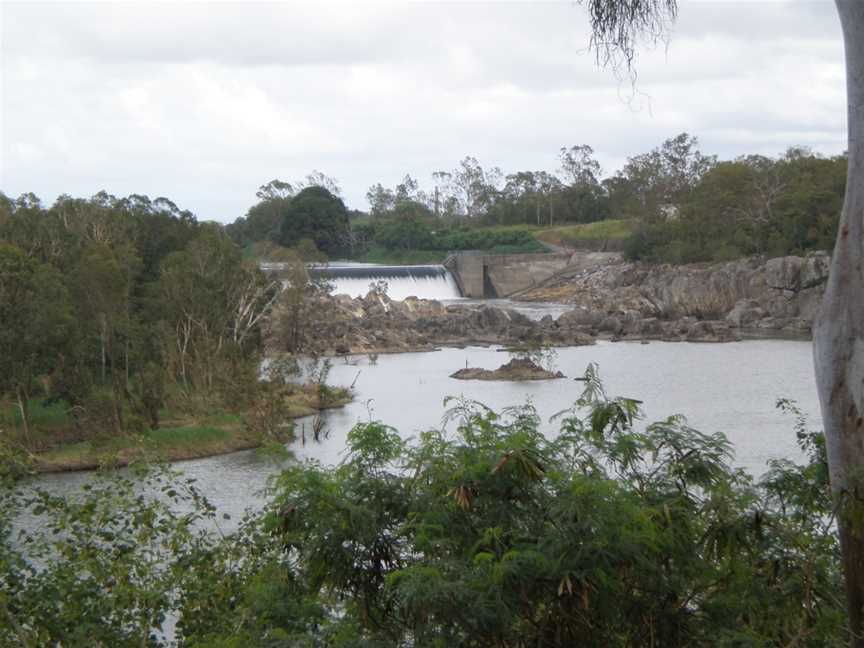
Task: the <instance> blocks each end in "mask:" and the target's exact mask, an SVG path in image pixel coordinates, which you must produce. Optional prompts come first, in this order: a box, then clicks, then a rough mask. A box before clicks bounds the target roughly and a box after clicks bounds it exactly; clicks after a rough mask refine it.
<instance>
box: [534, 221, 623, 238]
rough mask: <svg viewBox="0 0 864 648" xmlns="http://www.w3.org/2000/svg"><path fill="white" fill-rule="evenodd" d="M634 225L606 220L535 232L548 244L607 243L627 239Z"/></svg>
mask: <svg viewBox="0 0 864 648" xmlns="http://www.w3.org/2000/svg"><path fill="white" fill-rule="evenodd" d="M633 227H634V223H633V221H631V220H625V219H618V220H604V221H597V222H596V223H582V224H579V225H562V226H559V227H550V228H546V229H543V230H538V231H535V232H534V236H535V237H536V238H538V239H540V240H541V241H546V242H547V243H553V244H561V243H567V242H570V241H572V242H579V241H607V240H611V239H625V238H627V237H628V236H630V235H631V234H632V233H633Z"/></svg>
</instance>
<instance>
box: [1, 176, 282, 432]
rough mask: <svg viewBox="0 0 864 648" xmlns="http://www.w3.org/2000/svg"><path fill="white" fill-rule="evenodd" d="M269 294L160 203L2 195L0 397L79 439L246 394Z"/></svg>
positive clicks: (233, 257)
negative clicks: (52, 416) (174, 407)
mask: <svg viewBox="0 0 864 648" xmlns="http://www.w3.org/2000/svg"><path fill="white" fill-rule="evenodd" d="M276 293H277V284H276V283H274V282H273V281H272V280H271V279H268V278H267V277H266V276H265V275H264V274H263V273H261V272H260V270H259V269H258V268H257V267H256V266H255V264H250V263H247V262H244V260H243V258H242V255H241V251H240V249H239V248H238V247H237V245H236V244H235V243H234V242H233V241H231V240H230V239H229V238H228V237H227V236H226V235H225V233H224V231H223V228H222V227H221V226H219V225H215V224H208V223H199V222H198V221H197V220H196V219H195V217H194V216H193V215H192V214H191V213H189V212H188V211H185V210H181V209H180V208H178V207H177V206H176V205H175V204H173V203H172V202H171V201H169V200H167V199H165V198H157V199H155V200H151V199H149V198H148V197H146V196H139V195H132V196H129V197H127V198H115V197H114V196H110V195H108V194H106V193H104V192H103V193H100V194H97V195H96V196H94V197H93V198H91V199H79V198H71V197H69V196H61V197H60V198H58V199H57V201H56V202H55V203H54V204H53V205H51V206H50V207H45V206H43V205H42V204H41V203H40V202H39V200H38V199H37V198H36V197H35V196H33V195H32V194H26V195H23V196H21V197H19V198H18V199H17V200H12V199H9V198H7V197H6V196H3V195H2V194H0V321H2V323H3V326H2V327H0V397H5V396H9V397H11V398H12V399H13V400H14V402H15V403H16V405H17V408H18V410H19V418H20V421H21V427H22V431H23V434H24V439H23V441H24V443H25V445H27V446H29V447H30V448H31V449H33V447H34V439H33V438H32V435H31V430H30V425H29V408H30V407H31V404H32V403H33V402H34V399H35V398H36V397H39V399H40V401H41V402H62V403H63V405H64V410H65V411H66V412H67V413H68V414H69V416H70V417H71V421H72V424H73V425H74V427H75V429H76V430H78V432H79V433H80V436H81V437H82V438H84V437H86V436H87V435H91V434H94V433H100V434H101V433H104V432H105V431H107V430H110V431H112V432H113V433H114V434H118V435H119V434H122V433H124V432H128V431H135V430H142V429H146V428H148V427H149V428H155V427H158V426H159V417H160V411H161V410H162V409H163V408H164V407H165V406H166V404H169V403H175V404H177V403H180V404H182V407H183V409H184V410H189V409H190V408H199V409H200V410H202V411H206V410H207V409H208V408H212V407H214V406H215V405H216V404H217V403H218V404H220V405H229V406H230V404H231V403H236V402H238V401H241V400H242V399H244V398H245V397H246V396H248V393H249V391H250V390H252V389H254V388H255V387H254V386H255V384H256V383H257V377H258V368H257V367H258V357H259V352H260V349H261V343H262V340H261V322H262V317H263V314H264V313H265V311H266V310H267V308H268V306H269V305H270V304H271V303H272V301H273V300H274V299H275V296H276Z"/></svg>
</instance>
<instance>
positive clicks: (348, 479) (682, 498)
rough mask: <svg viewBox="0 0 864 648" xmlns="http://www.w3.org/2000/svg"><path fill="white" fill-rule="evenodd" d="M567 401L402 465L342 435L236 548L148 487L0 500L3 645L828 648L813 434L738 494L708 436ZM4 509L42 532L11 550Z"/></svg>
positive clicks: (461, 417) (739, 476) (178, 484)
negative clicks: (554, 411) (796, 454)
mask: <svg viewBox="0 0 864 648" xmlns="http://www.w3.org/2000/svg"><path fill="white" fill-rule="evenodd" d="M586 386H587V389H586V392H585V394H584V395H583V397H582V398H581V399H580V401H579V402H578V403H577V407H576V408H574V410H573V411H568V412H566V413H565V414H564V416H563V418H562V420H561V432H560V434H559V435H558V436H557V437H556V438H554V439H549V438H547V437H546V436H545V435H544V434H543V433H542V432H541V430H540V429H539V424H540V421H539V418H538V416H537V414H536V412H534V411H533V410H532V409H531V408H527V407H523V408H519V409H513V410H511V411H509V412H507V413H503V414H496V413H494V412H491V411H488V410H486V409H484V408H483V407H481V406H479V405H477V404H475V403H470V402H459V403H457V404H456V407H455V408H454V409H453V410H452V411H451V417H452V418H451V420H452V421H453V422H454V423H455V424H456V429H455V430H451V432H449V433H447V432H444V431H441V430H431V431H428V432H425V433H423V434H422V435H420V437H419V439H418V441H417V443H416V444H413V445H412V444H409V443H406V441H405V440H403V439H402V438H401V437H400V435H399V434H397V433H396V431H395V430H393V429H392V428H389V427H387V426H385V425H383V424H381V423H379V422H369V423H363V424H360V425H358V426H356V427H355V428H354V429H353V430H352V431H351V432H350V433H349V434H348V437H347V446H348V447H347V452H346V454H345V455H344V460H343V461H342V462H341V463H340V464H339V465H337V466H334V467H325V466H322V465H320V464H318V463H315V462H313V463H310V464H306V465H303V464H294V465H292V466H290V467H289V468H288V469H287V470H285V471H284V472H282V473H281V474H280V475H279V476H278V477H277V478H276V480H275V481H274V482H273V484H272V488H271V491H270V494H269V495H270V497H269V501H268V504H267V505H266V507H265V508H264V510H263V511H260V512H256V513H252V514H250V515H249V516H248V517H246V518H245V519H244V520H242V521H241V522H240V524H239V525H238V528H237V530H236V531H234V532H233V533H227V532H225V531H223V532H222V533H214V532H213V527H214V526H215V525H217V524H219V522H217V519H216V511H215V510H214V509H213V508H212V507H211V506H210V505H209V504H208V503H207V502H206V501H205V500H203V498H202V497H201V496H200V494H199V493H197V492H196V491H195V486H194V484H193V483H191V481H190V482H186V481H182V480H176V479H175V480H171V479H168V478H165V477H164V476H162V475H160V474H158V473H156V474H152V473H151V474H150V475H149V476H148V475H145V476H144V477H142V476H141V475H137V479H135V480H130V479H128V478H124V477H114V478H110V477H109V478H107V479H103V480H102V481H97V482H96V483H95V484H94V485H92V486H91V487H90V489H89V491H88V492H86V493H82V494H81V496H80V497H77V498H66V497H61V496H56V495H51V494H49V493H40V492H38V491H37V492H36V493H33V492H32V491H26V492H24V493H19V494H12V492H11V491H8V490H7V491H0V493H5V496H2V497H0V513H2V514H0V565H3V566H4V569H3V570H2V571H0V645H4V646H5V645H10V646H11V645H15V646H38V645H61V644H62V645H64V646H78V645H105V646H109V645H110V646H127V645H130V646H131V645H140V646H156V645H181V646H212V647H220V646H221V647H224V648H228V647H234V646H238V647H239V646H249V645H254V646H332V647H344V648H347V647H349V646H354V647H357V646H381V647H384V646H408V645H410V646H429V647H432V646H464V647H469V646H477V647H479V646H500V647H502V648H522V647H524V646H586V647H590V646H598V647H599V646H602V647H605V646H622V647H630V646H632V647H642V646H664V647H670V648H673V647H678V646H729V647H732V646H745V645H746V646H792V645H795V646H814V647H815V646H838V647H839V646H843V645H848V633H847V630H846V623H845V616H844V613H843V604H842V600H841V597H840V592H841V590H842V585H841V573H840V569H839V566H840V562H839V550H838V543H837V537H836V534H835V533H834V523H835V514H836V511H835V509H834V506H835V501H834V500H833V498H832V496H831V493H830V489H829V486H828V473H827V466H826V461H825V446H824V440H823V438H822V436H821V435H819V434H814V433H810V432H808V431H807V430H806V428H805V427H804V426H803V425H801V424H799V426H798V438H799V442H800V444H801V447H802V449H803V450H805V451H806V453H807V455H808V459H809V461H808V463H807V464H806V465H803V466H800V465H794V464H792V463H791V462H788V461H784V460H775V461H773V462H772V464H771V468H770V471H769V472H768V473H767V474H766V475H765V477H764V478H763V479H762V480H761V481H760V482H758V483H754V482H753V480H752V479H751V478H749V477H748V476H746V475H745V474H743V473H742V472H741V471H738V470H735V469H733V468H732V467H731V466H730V464H729V461H730V456H731V448H730V446H729V443H728V442H727V441H726V439H725V438H723V437H722V435H719V434H717V435H710V436H709V435H704V434H701V433H699V432H697V431H695V430H693V429H691V428H690V427H688V426H687V424H686V422H685V421H684V420H683V419H682V418H680V417H671V418H669V419H666V420H663V421H659V422H657V423H653V424H651V425H648V426H642V425H639V424H637V423H635V421H636V420H637V419H638V417H639V407H638V403H637V401H633V400H631V399H626V398H607V397H606V395H605V394H604V393H603V390H602V387H601V385H600V384H599V382H598V380H597V375H596V371H594V370H593V369H591V370H589V372H588V375H587V376H586ZM139 480H141V481H139ZM23 510H26V511H30V512H31V514H32V515H35V516H36V517H37V519H41V520H44V521H45V522H46V524H43V525H34V526H33V527H31V528H29V529H28V530H27V531H25V533H24V535H23V536H22V537H21V538H20V539H19V542H15V541H13V540H12V536H11V528H10V526H9V521H10V520H12V519H14V517H15V514H16V512H19V511H23ZM221 524H224V521H223V522H222V523H221ZM169 619H170V623H169V622H168V621H169ZM166 626H167V627H170V628H171V629H172V631H173V633H174V636H173V639H174V640H175V641H176V642H177V643H176V644H174V643H171V642H170V638H169V637H166V636H165V634H163V633H162V632H160V631H159V630H160V628H161V629H164V628H165V627H166Z"/></svg>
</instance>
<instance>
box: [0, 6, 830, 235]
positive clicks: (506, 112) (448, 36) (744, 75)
mask: <svg viewBox="0 0 864 648" xmlns="http://www.w3.org/2000/svg"><path fill="white" fill-rule="evenodd" d="M0 39H2V40H0V55H2V60H0V190H2V191H3V192H5V193H6V194H7V195H10V196H17V195H18V194H20V193H22V192H26V191H33V192H34V193H36V194H37V195H39V196H40V197H42V199H43V200H44V201H46V202H49V203H50V202H52V201H53V200H54V199H55V198H56V196H57V195H58V194H60V193H69V194H72V195H74V196H90V195H92V194H94V193H96V192H97V191H99V190H101V189H105V190H107V191H109V192H110V193H113V194H115V195H118V196H119V195H127V194H130V193H144V194H148V195H150V196H151V197H156V196H167V197H169V198H171V199H172V200H174V201H175V202H176V203H178V205H180V206H181V207H184V208H188V209H191V210H192V211H193V212H194V213H196V214H197V215H198V217H199V218H201V219H204V220H211V219H212V220H219V221H223V222H228V221H232V220H234V219H235V218H236V217H238V216H241V215H243V214H244V213H245V211H246V210H247V209H248V207H249V206H250V205H251V204H252V203H253V202H254V201H255V191H256V189H257V187H258V186H259V185H261V184H263V183H264V182H266V181H268V180H270V179H273V178H280V179H284V180H293V179H296V178H301V177H303V176H304V175H305V174H306V173H308V172H309V171H311V170H312V169H318V170H320V171H322V172H324V173H326V174H328V175H331V176H334V177H336V178H337V179H338V180H339V182H340V183H341V185H342V187H343V193H344V198H345V200H346V202H347V204H348V205H349V207H355V208H361V209H365V208H366V200H365V193H366V190H367V189H368V187H369V186H370V185H371V184H373V183H375V182H379V181H380V182H382V183H383V184H385V185H388V186H392V185H395V184H396V183H397V182H398V181H399V180H400V179H401V177H402V176H403V175H404V174H405V173H411V174H412V175H413V176H415V177H416V178H418V179H419V180H420V182H421V185H423V186H426V187H428V186H429V185H430V184H431V179H430V174H431V173H432V172H433V171H436V170H441V169H450V168H453V167H454V166H456V164H457V163H458V162H459V160H460V159H462V158H463V157H464V156H466V155H473V156H475V157H476V158H478V160H479V161H480V163H481V164H482V165H484V166H495V165H497V166H500V167H501V168H502V170H503V171H504V172H505V173H510V172H513V171H516V170H523V169H530V170H537V169H545V170H549V171H554V170H555V169H556V168H557V157H556V156H557V151H558V149H559V148H560V147H561V146H565V145H567V146H569V145H573V144H590V145H591V146H592V147H594V149H595V151H596V154H597V157H598V159H599V160H600V162H601V163H602V165H603V168H604V171H605V172H606V173H607V174H609V173H611V172H613V171H614V170H616V169H617V168H618V167H620V165H621V164H622V163H623V162H624V161H625V159H626V158H627V157H628V156H631V155H636V154H639V153H642V152H645V151H647V150H649V149H651V148H653V147H655V146H657V145H658V144H659V143H661V142H662V141H663V140H664V139H666V138H668V137H670V136H673V135H675V134H677V133H680V132H682V131H687V132H689V133H691V134H693V135H696V136H697V137H698V138H699V140H700V142H701V148H702V150H703V152H706V153H715V154H718V155H719V156H720V157H721V158H728V157H734V156H736V155H739V154H743V153H763V154H769V155H776V154H779V153H781V152H782V151H784V150H785V149H786V148H787V147H789V146H791V145H805V146H810V147H812V148H813V149H815V150H816V151H819V152H822V153H824V154H836V153H840V152H842V151H843V150H844V149H845V121H846V120H845V103H844V102H845V98H844V96H845V88H844V72H843V66H842V57H843V49H842V42H841V35H840V27H839V23H838V20H837V17H836V15H835V10H834V7H833V2H830V0H824V1H815V2H801V1H798V0H776V1H767V0H746V1H743V2H729V1H721V0H713V1H709V0H706V1H687V0H684V1H683V2H681V7H680V15H679V19H678V21H677V23H676V24H675V26H674V28H673V32H672V34H671V40H670V42H669V45H668V47H666V48H664V47H659V48H655V49H653V50H649V51H643V52H642V53H641V54H640V58H639V60H638V63H637V66H638V73H639V81H638V86H637V90H638V93H639V94H637V96H636V97H635V98H634V99H632V100H628V97H629V96H630V94H631V93H630V85H629V84H628V83H626V82H625V83H623V84H622V83H621V82H619V81H618V80H617V79H616V77H615V75H614V74H612V73H611V72H610V71H607V70H598V69H597V68H596V67H595V65H594V59H593V56H592V55H591V54H590V53H587V52H586V51H585V48H586V45H587V43H588V39H589V32H588V29H587V20H586V15H585V12H584V9H583V8H582V7H580V6H579V5H578V4H574V3H572V2H562V3H551V2H531V3H528V2H518V3H514V2H508V3H503V2H497V3H492V2H490V3H476V2H472V3H464V2H458V3H457V2H430V3H405V2H398V3H366V2H351V3H344V4H323V3H319V2H315V3H312V2H309V3H256V2H243V3H242V4H226V3H185V4H179V3H167V2H163V3H140V4H129V3H124V4H117V3H93V4H88V3H74V4H73V3H60V4H47V3H39V2H28V3H21V4H18V3H12V2H0Z"/></svg>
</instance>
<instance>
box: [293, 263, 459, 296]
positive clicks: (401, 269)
mask: <svg viewBox="0 0 864 648" xmlns="http://www.w3.org/2000/svg"><path fill="white" fill-rule="evenodd" d="M309 273H310V274H311V275H313V276H318V277H324V278H326V279H327V280H328V281H330V282H331V283H332V284H333V294H334V295H343V294H344V295H350V296H351V297H362V296H364V295H365V294H366V293H367V292H369V285H370V284H373V283H376V282H379V281H384V282H386V283H387V295H388V296H389V297H390V298H391V299H396V300H402V299H405V298H406V297H411V296H414V297H420V298H421V299H459V297H461V296H462V295H461V293H460V292H459V286H458V285H457V284H456V280H455V279H454V278H453V275H451V274H450V271H449V270H447V268H445V267H444V266H442V265H413V266H381V265H365V264H345V265H339V264H331V265H329V266H326V267H316V268H310V269H309Z"/></svg>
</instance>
